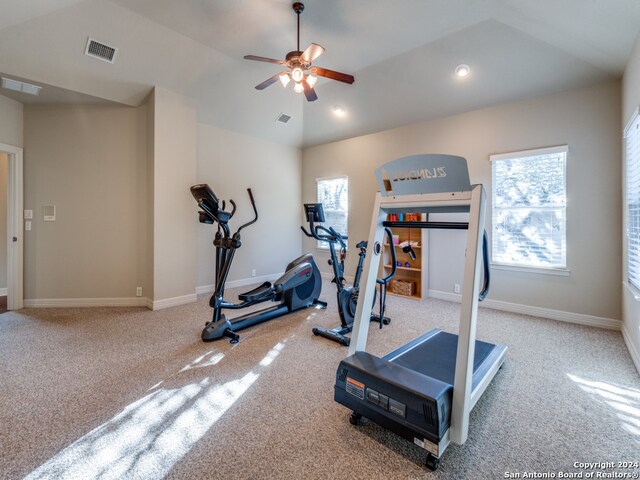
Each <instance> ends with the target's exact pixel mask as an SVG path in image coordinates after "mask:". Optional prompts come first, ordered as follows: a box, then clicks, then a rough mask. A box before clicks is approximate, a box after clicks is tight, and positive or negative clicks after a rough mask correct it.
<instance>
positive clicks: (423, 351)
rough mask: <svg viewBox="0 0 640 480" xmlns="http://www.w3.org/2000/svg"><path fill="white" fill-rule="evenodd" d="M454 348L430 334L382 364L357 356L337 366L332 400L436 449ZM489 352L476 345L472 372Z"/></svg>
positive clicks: (447, 413)
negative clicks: (426, 442) (422, 439)
mask: <svg viewBox="0 0 640 480" xmlns="http://www.w3.org/2000/svg"><path fill="white" fill-rule="evenodd" d="M434 340H435V341H434ZM457 345H458V337H457V335H453V334H450V333H446V332H442V331H440V330H438V329H434V330H432V331H430V332H428V333H426V334H424V335H423V336H421V337H419V338H417V339H416V340H414V341H413V342H410V343H409V344H407V345H405V346H403V347H401V348H399V349H397V350H395V351H393V352H391V353H389V354H388V355H386V356H385V357H384V358H379V357H376V356H375V355H371V354H369V353H367V352H356V353H355V354H354V355H351V356H349V357H347V358H345V359H344V360H343V361H342V362H340V366H339V367H338V371H337V374H336V384H335V389H334V399H335V401H336V402H338V403H340V404H342V405H344V406H346V407H347V408H350V409H351V410H353V411H354V412H356V413H359V414H360V415H363V416H365V417H367V418H369V419H370V420H373V421H374V422H376V423H377V424H379V425H381V426H383V427H385V428H388V429H389V430H392V431H394V432H395V433H396V434H398V435H400V436H402V437H404V438H406V439H407V440H409V441H411V442H413V441H414V440H415V438H424V439H425V440H429V441H430V442H432V443H434V444H439V443H440V440H442V437H443V436H444V434H445V433H446V432H447V430H448V429H449V424H450V419H451V404H452V398H453V381H454V375H455V358H456V351H457ZM493 347H494V345H491V344H489V343H485V342H481V341H476V348H475V356H474V368H473V370H474V372H476V371H477V370H478V367H479V366H480V365H481V364H482V362H483V361H484V360H485V359H486V358H487V357H488V356H489V354H490V353H491V350H492V349H493ZM477 381H479V378H478V379H477V378H476V377H475V376H474V378H473V383H474V385H473V386H472V389H473V388H474V387H475V384H476V383H477Z"/></svg>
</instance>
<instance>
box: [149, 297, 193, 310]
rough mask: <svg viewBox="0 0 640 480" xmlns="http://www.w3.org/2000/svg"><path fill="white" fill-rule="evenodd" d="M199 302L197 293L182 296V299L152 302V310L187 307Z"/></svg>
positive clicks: (165, 299)
mask: <svg viewBox="0 0 640 480" xmlns="http://www.w3.org/2000/svg"><path fill="white" fill-rule="evenodd" d="M197 300H198V296H197V295H196V294H195V293H190V294H188V295H182V296H181V297H173V298H163V299H162V300H154V301H153V302H151V306H150V307H149V308H151V310H162V309H163V308H169V307H177V306H179V305H186V304H187V303H193V302H196V301H197Z"/></svg>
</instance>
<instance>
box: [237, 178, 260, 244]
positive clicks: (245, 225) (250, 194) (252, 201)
mask: <svg viewBox="0 0 640 480" xmlns="http://www.w3.org/2000/svg"><path fill="white" fill-rule="evenodd" d="M247 193H248V194H249V200H251V206H252V207H253V214H254V218H253V220H251V221H249V222H247V223H245V224H244V225H240V226H239V227H238V230H236V233H235V234H234V235H238V234H239V233H240V230H242V229H243V228H245V227H248V226H249V225H252V224H254V223H256V222H257V221H258V209H257V208H256V202H255V200H254V199H253V192H252V191H251V189H250V188H247ZM235 206H236V204H235V203H234V204H233V211H234V212H235V211H236V209H235Z"/></svg>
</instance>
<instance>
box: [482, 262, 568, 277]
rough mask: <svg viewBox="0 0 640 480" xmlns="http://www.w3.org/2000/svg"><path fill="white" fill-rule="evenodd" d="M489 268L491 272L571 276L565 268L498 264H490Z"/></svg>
mask: <svg viewBox="0 0 640 480" xmlns="http://www.w3.org/2000/svg"><path fill="white" fill-rule="evenodd" d="M491 268H492V269H493V270H506V271H509V272H524V273H537V274H541V275H556V276H559V277H568V276H570V275H571V270H567V269H565V268H536V267H522V266H514V265H501V264H499V263H492V264H491Z"/></svg>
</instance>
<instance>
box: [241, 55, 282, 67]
mask: <svg viewBox="0 0 640 480" xmlns="http://www.w3.org/2000/svg"><path fill="white" fill-rule="evenodd" d="M244 59H245V60H255V61H256V62H267V63H277V64H278V65H284V64H285V62H284V61H282V60H276V59H275V58H267V57H257V56H256V55H245V56H244Z"/></svg>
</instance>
